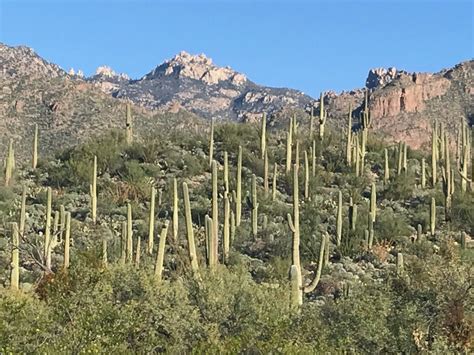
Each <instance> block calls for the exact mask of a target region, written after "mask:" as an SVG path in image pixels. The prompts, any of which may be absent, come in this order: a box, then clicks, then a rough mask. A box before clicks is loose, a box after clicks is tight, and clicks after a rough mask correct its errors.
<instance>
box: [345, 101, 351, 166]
mask: <svg viewBox="0 0 474 355" xmlns="http://www.w3.org/2000/svg"><path fill="white" fill-rule="evenodd" d="M347 121H348V123H347V140H346V161H347V165H349V166H350V165H352V105H350V106H349V115H348V117H347Z"/></svg>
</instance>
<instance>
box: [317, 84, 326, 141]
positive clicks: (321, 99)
mask: <svg viewBox="0 0 474 355" xmlns="http://www.w3.org/2000/svg"><path fill="white" fill-rule="evenodd" d="M326 119H327V112H326V109H325V108H324V93H321V95H320V97H319V138H320V139H321V140H322V139H323V138H324V128H325V127H326Z"/></svg>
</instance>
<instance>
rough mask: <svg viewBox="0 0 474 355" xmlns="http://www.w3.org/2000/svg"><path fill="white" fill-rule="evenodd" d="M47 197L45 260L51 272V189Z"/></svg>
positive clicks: (49, 188)
mask: <svg viewBox="0 0 474 355" xmlns="http://www.w3.org/2000/svg"><path fill="white" fill-rule="evenodd" d="M47 195H48V197H47V200H46V225H45V230H44V259H45V261H46V268H47V269H48V270H51V244H52V243H51V204H52V191H51V187H48V190H47Z"/></svg>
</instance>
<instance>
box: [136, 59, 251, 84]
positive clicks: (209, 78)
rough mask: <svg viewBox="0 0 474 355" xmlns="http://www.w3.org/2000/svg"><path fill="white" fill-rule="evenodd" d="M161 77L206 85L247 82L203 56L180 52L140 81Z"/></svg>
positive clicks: (238, 74)
mask: <svg viewBox="0 0 474 355" xmlns="http://www.w3.org/2000/svg"><path fill="white" fill-rule="evenodd" d="M163 76H173V77H176V78H178V79H183V78H188V79H193V80H198V81H202V82H204V83H205V84H208V85H214V84H218V83H219V82H221V81H229V82H230V83H232V84H233V85H243V84H245V82H246V81H247V78H246V77H245V75H243V74H240V73H238V72H236V71H234V70H233V69H231V68H230V67H218V66H216V65H214V64H213V62H212V59H211V58H208V57H207V56H206V55H204V54H199V55H192V54H189V53H188V52H185V51H181V52H179V53H178V54H176V55H175V56H174V57H173V58H171V59H169V60H167V61H165V62H164V63H163V64H161V65H159V66H158V67H156V68H155V69H154V70H153V71H152V72H150V73H148V74H147V75H145V76H144V77H143V78H142V80H153V79H157V78H160V77H163Z"/></svg>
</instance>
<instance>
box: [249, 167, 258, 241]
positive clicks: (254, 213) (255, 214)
mask: <svg viewBox="0 0 474 355" xmlns="http://www.w3.org/2000/svg"><path fill="white" fill-rule="evenodd" d="M250 202H251V207H252V235H253V237H254V238H257V233H258V201H257V177H256V176H255V174H252V197H251V201H250Z"/></svg>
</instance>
